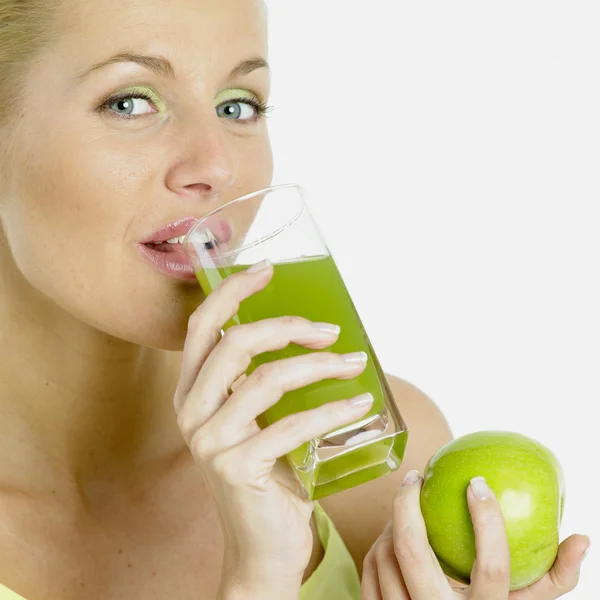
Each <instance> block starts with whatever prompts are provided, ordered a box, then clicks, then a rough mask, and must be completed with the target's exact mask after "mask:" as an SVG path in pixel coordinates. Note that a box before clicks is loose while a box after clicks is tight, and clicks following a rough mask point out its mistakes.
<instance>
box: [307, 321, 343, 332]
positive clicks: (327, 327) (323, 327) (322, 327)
mask: <svg viewBox="0 0 600 600" xmlns="http://www.w3.org/2000/svg"><path fill="white" fill-rule="evenodd" d="M313 326H314V327H316V328H317V329H318V330H319V331H322V332H323V333H329V334H332V335H339V333H340V331H341V330H342V328H341V327H340V326H339V325H333V324H332V323H313Z"/></svg>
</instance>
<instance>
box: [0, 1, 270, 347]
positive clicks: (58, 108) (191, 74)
mask: <svg viewBox="0 0 600 600" xmlns="http://www.w3.org/2000/svg"><path fill="white" fill-rule="evenodd" d="M59 27H60V32H61V35H60V39H59V41H58V42H57V43H56V44H55V45H54V46H52V47H51V48H48V49H47V50H46V51H45V52H44V54H43V55H42V56H40V58H39V60H38V61H37V62H36V63H35V64H34V65H33V67H32V69H31V72H30V73H29V75H28V86H27V95H26V98H25V101H24V103H23V104H22V105H21V106H20V107H19V109H20V123H19V126H18V130H17V133H16V138H15V139H16V144H15V148H14V150H13V153H12V155H11V157H10V160H11V168H10V171H9V173H8V176H9V177H10V179H9V180H8V181H7V180H6V179H4V180H3V181H2V184H1V185H2V189H1V191H0V194H1V196H0V219H1V224H2V228H3V229H4V232H5V235H6V238H7V240H8V246H9V247H8V249H7V251H8V252H9V253H10V254H11V256H12V260H14V262H15V263H16V265H17V267H18V269H19V270H20V272H21V273H22V274H23V276H24V277H25V279H26V280H27V281H28V282H29V284H30V285H31V286H33V288H37V290H39V291H41V292H42V293H43V294H45V296H46V297H48V298H49V300H50V301H51V302H53V303H55V304H58V305H59V306H61V307H62V308H63V309H65V310H66V311H68V312H70V313H72V314H73V315H74V316H75V317H76V318H77V319H79V320H82V321H84V322H86V323H88V324H90V325H92V326H93V327H95V328H97V329H99V330H102V331H105V332H107V333H109V334H111V335H113V336H115V337H118V338H121V339H124V340H128V341H132V342H134V343H140V344H145V345H149V346H154V347H159V348H165V349H170V350H178V349H181V348H182V347H183V341H184V339H185V333H186V327H187V319H188V317H189V315H190V314H191V312H193V310H194V309H195V307H196V306H197V305H198V304H199V303H200V302H201V301H202V299H203V296H202V292H201V290H200V288H199V286H198V284H197V283H196V282H193V281H191V282H190V281H187V282H186V281H182V280H180V279H176V278H174V277H171V276H169V275H167V274H164V273H162V272H161V271H159V270H158V269H157V268H155V267H154V266H152V265H151V264H150V262H149V261H148V260H147V259H146V258H145V257H144V255H143V252H141V251H140V246H139V244H140V243H141V242H143V241H144V240H147V239H148V238H149V237H151V236H152V234H154V233H155V232H156V231H157V230H159V229H160V228H162V227H164V226H166V225H168V224H170V223H173V222H177V221H179V220H181V219H184V218H186V217H196V218H198V217H201V216H202V215H204V214H205V213H207V212H208V211H210V210H212V209H213V208H215V207H217V206H219V205H221V204H223V203H225V202H227V201H229V200H231V199H233V198H236V197H238V196H241V195H244V194H247V193H249V192H251V191H254V190H257V189H261V188H264V187H267V186H268V185H270V184H271V179H272V171H273V165H272V155H271V148H270V144H269V138H268V134H267V128H266V125H265V121H264V117H262V116H261V115H260V111H259V110H257V109H256V108H255V107H254V106H253V103H254V102H258V103H265V102H267V100H268V95H269V73H268V68H266V67H264V66H261V62H260V60H257V59H266V54H267V23H266V13H265V8H264V6H263V2H262V0H129V1H128V2H125V3H123V2H121V1H118V0H104V1H103V2H92V1H84V0H78V1H77V2H73V3H72V6H70V7H69V8H68V9H67V8H65V9H64V10H63V11H62V13H61V15H60V18H59ZM131 55H138V58H137V59H136V58H134V57H133V56H131ZM113 57H118V58H117V59H113ZM119 57H120V58H119ZM144 57H145V58H144ZM107 61H108V62H107ZM167 61H168V63H167ZM244 61H252V62H251V63H246V65H244V66H242V68H240V69H237V72H235V71H236V67H239V66H240V65H241V64H242V63H244ZM100 63H105V64H104V66H99V67H97V68H95V69H93V70H91V69H92V67H94V66H96V65H98V64H100ZM169 63H170V66H169ZM232 73H233V75H232ZM240 98H241V99H242V101H240ZM3 170H4V169H3Z"/></svg>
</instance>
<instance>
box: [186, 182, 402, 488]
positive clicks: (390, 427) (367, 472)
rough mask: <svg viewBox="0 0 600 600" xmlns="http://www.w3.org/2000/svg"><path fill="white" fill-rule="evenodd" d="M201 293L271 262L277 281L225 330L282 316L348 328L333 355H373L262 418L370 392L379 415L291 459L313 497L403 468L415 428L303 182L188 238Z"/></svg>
mask: <svg viewBox="0 0 600 600" xmlns="http://www.w3.org/2000/svg"><path fill="white" fill-rule="evenodd" d="M183 246H184V249H185V251H186V253H187V254H188V256H189V257H190V260H191V261H192V265H193V266H194V271H195V272H196V276H197V278H198V281H199V282H200V286H201V287H202V290H203V291H204V293H205V294H206V295H208V294H210V293H211V292H212V291H213V290H214V289H215V288H216V287H217V286H218V285H219V284H220V283H221V282H222V281H223V279H224V278H225V277H227V276H228V275H231V274H233V273H237V272H239V271H243V270H245V269H247V268H249V267H250V266H252V265H253V264H256V263H257V262H260V261H262V260H265V259H268V260H270V262H271V263H273V267H274V273H273V277H272V279H271V281H270V282H269V283H268V284H267V286H266V287H265V288H264V289H263V290H261V291H260V292H258V293H256V294H254V295H253V296H251V297H250V298H247V299H246V300H244V301H243V302H242V303H241V305H240V308H239V311H238V313H237V315H236V316H235V317H234V319H232V320H231V321H230V322H228V323H227V324H226V326H225V327H224V329H228V328H229V327H233V326H234V325H238V324H246V323H253V322H255V321H259V320H262V319H267V318H273V317H281V316H287V315H290V316H301V317H305V318H306V319H310V320H311V321H315V322H325V323H334V324H337V325H339V326H340V327H341V331H340V334H339V337H338V339H337V341H336V342H335V343H334V344H333V345H332V346H330V347H329V348H327V351H328V352H337V353H340V354H345V353H351V352H361V351H362V352H365V353H366V354H367V357H368V362H367V366H366V368H365V370H364V371H363V372H362V373H361V374H360V375H359V376H358V377H355V378H353V379H350V380H337V379H327V380H324V381H320V382H317V383H314V384H311V385H308V386H305V387H303V388H301V389H299V390H294V391H292V392H288V393H286V394H284V395H283V396H282V398H281V400H279V401H278V402H277V403H276V404H275V405H274V406H272V407H271V408H269V409H268V410H266V411H265V412H264V413H263V414H262V415H261V416H260V417H259V419H258V424H259V426H260V427H262V428H264V427H266V426H268V425H270V424H272V423H274V422H276V421H278V420H279V419H281V418H283V417H285V416H287V415H289V414H292V413H296V412H300V411H303V410H308V409H311V408H317V407H318V406H321V405H322V404H324V403H326V402H332V401H336V400H344V399H347V398H352V397H354V396H358V395H360V394H364V393H367V392H370V393H371V394H372V395H373V398H374V402H373V406H372V407H371V410H370V411H369V412H368V413H367V414H366V415H365V416H364V417H362V418H361V419H360V420H359V421H357V422H355V423H353V424H351V425H346V426H344V427H343V428H341V429H338V430H337V431H332V432H329V433H328V434H327V435H325V436H323V437H322V438H319V439H314V440H312V441H311V442H310V443H307V444H303V445H302V446H301V447H300V448H297V449H296V450H294V451H293V452H291V453H290V454H288V456H287V458H288V460H289V462H290V464H291V466H292V468H293V470H294V473H295V474H296V477H297V478H298V480H299V481H300V483H301V484H302V486H303V488H304V490H306V494H307V496H308V497H309V498H310V499H313V500H315V499H318V498H322V497H324V496H328V495H330V494H333V493H336V492H340V491H342V490H345V489H348V488H351V487H353V486H355V485H358V484H360V483H364V482H366V481H369V480H372V479H375V478H376V477H379V476H381V475H385V474H387V473H390V472H391V471H395V470H396V469H398V467H399V466H400V463H401V461H402V458H403V455H404V449H405V446H406V442H407V436H408V431H407V429H406V424H405V422H404V420H403V419H402V416H401V415H400V412H399V410H398V407H397V405H396V402H395V400H394V398H393V396H392V393H391V390H390V388H389V385H388V383H387V381H386V379H385V375H384V374H383V372H382V370H381V367H380V365H379V362H378V360H377V357H376V356H375V353H374V352H373V348H372V347H371V343H370V342H369V338H368V337H367V334H366V333H365V331H364V328H363V326H362V323H361V321H360V318H359V316H358V313H357V311H356V309H355V307H354V304H353V303H352V300H351V298H350V295H349V294H348V291H347V289H346V286H345V285H344V282H343V280H342V278H341V276H340V274H339V272H338V269H337V267H336V265H335V262H334V260H333V258H332V257H331V255H330V253H329V250H328V249H327V246H326V244H325V243H324V241H323V238H322V236H321V234H320V232H319V230H318V228H317V226H316V224H315V222H314V221H313V219H312V218H311V216H310V214H309V212H308V208H307V206H306V203H305V202H304V199H303V190H302V188H300V187H299V186H296V185H292V184H289V185H281V186H275V187H272V188H267V189H265V190H260V191H258V192H254V193H252V194H248V195H246V196H243V197H242V198H238V199H236V200H232V201H231V202H228V203H227V204H225V205H223V206H221V207H219V208H217V209H216V210H214V211H212V212H210V213H209V214H207V215H206V216H204V217H203V218H202V219H200V220H199V221H198V222H197V223H196V224H195V225H194V227H193V228H192V230H191V231H190V232H189V233H188V235H187V236H186V238H185V240H184V244H183ZM308 352H314V351H313V350H309V349H307V348H303V347H301V346H298V345H296V344H289V345H288V346H287V347H286V348H284V349H282V350H278V351H275V352H265V353H263V354H260V355H259V356H257V357H255V358H254V359H253V360H252V363H251V365H250V367H249V368H248V371H247V375H249V374H250V373H252V371H254V370H255V369H256V368H257V367H258V366H259V365H261V364H264V363H267V362H270V361H273V360H279V359H283V358H288V357H292V356H298V355H300V354H306V353H308Z"/></svg>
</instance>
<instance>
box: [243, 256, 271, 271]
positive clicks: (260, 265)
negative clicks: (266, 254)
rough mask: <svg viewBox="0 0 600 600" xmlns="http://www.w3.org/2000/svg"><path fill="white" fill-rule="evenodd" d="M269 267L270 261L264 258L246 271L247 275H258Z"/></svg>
mask: <svg viewBox="0 0 600 600" xmlns="http://www.w3.org/2000/svg"><path fill="white" fill-rule="evenodd" d="M270 266H271V261H270V260H269V259H268V258H265V260H262V261H260V262H259V263H256V264H255V265H252V266H251V267H250V268H249V269H248V273H259V272H260V271H264V270H265V269H267V268H269V267H270Z"/></svg>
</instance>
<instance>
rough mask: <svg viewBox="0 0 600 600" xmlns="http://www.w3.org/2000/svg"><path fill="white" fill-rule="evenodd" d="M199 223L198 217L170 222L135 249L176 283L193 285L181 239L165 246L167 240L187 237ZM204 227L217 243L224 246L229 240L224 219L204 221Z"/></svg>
mask: <svg viewBox="0 0 600 600" xmlns="http://www.w3.org/2000/svg"><path fill="white" fill-rule="evenodd" d="M198 220H199V219H198V217H185V218H183V219H180V220H179V221H175V222H173V223H169V224H168V225H166V226H164V227H161V228H160V229H158V230H156V231H155V232H154V233H152V234H151V235H149V236H148V237H147V238H146V239H145V240H144V241H142V242H140V243H139V244H137V246H138V250H139V251H140V253H141V254H142V256H143V257H144V258H145V259H146V260H147V261H148V262H149V263H150V264H151V265H152V266H153V267H154V268H156V269H157V270H158V271H159V272H161V273H162V274H164V275H167V276H169V277H172V278H175V279H178V280H183V281H188V282H195V281H196V277H195V275H194V269H193V267H192V264H191V263H190V260H189V258H188V256H187V255H186V253H185V252H184V250H183V245H182V244H181V240H180V241H179V242H178V243H173V242H171V243H168V242H167V240H173V239H175V238H181V237H182V236H185V235H187V234H188V233H189V231H190V229H191V228H192V227H193V226H194V225H195V224H196V223H197V221H198ZM206 226H207V227H208V228H209V229H210V231H211V232H212V233H213V235H214V237H215V239H216V241H217V244H225V243H227V242H228V241H229V240H230V239H231V236H232V229H231V225H229V223H228V222H227V221H225V220H224V219H221V218H218V217H210V218H208V219H207V220H206ZM208 243H209V244H210V242H208ZM208 247H210V246H208Z"/></svg>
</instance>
